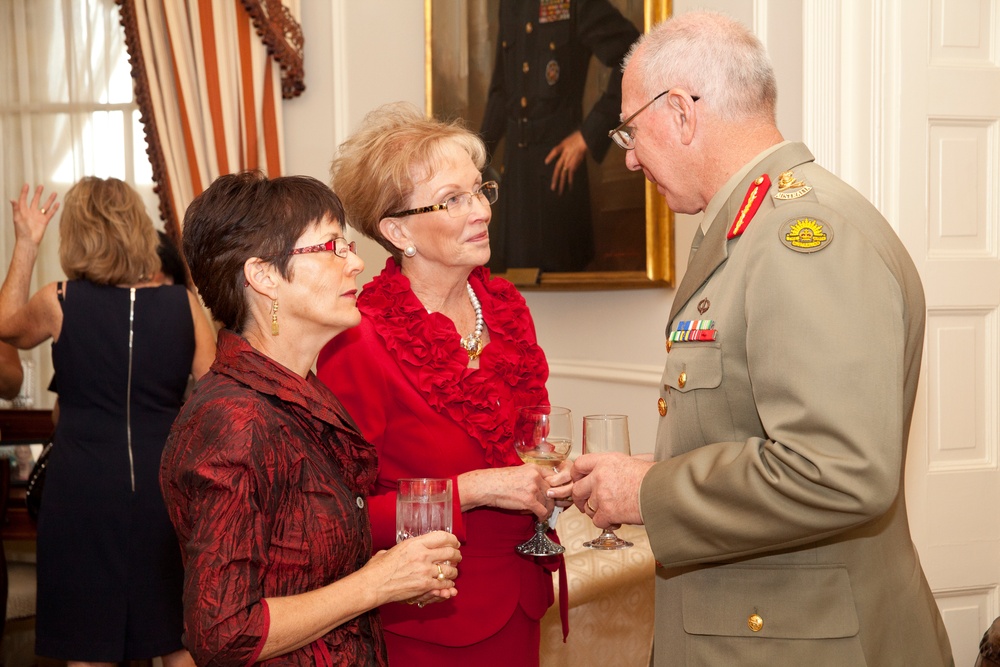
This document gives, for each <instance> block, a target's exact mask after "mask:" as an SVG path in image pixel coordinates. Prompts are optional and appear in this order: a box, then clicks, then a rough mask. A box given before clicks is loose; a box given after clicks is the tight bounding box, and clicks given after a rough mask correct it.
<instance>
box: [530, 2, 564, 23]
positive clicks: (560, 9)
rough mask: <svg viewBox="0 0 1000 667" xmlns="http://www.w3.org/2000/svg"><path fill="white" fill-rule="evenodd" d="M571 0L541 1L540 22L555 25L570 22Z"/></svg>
mask: <svg viewBox="0 0 1000 667" xmlns="http://www.w3.org/2000/svg"><path fill="white" fill-rule="evenodd" d="M569 8H570V0H541V2H539V3H538V22H539V23H555V22H556V21H568V20H569V17H570V9H569Z"/></svg>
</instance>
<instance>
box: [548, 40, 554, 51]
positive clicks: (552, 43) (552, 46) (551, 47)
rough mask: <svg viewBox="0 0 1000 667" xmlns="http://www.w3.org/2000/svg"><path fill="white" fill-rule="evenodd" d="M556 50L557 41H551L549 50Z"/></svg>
mask: <svg viewBox="0 0 1000 667" xmlns="http://www.w3.org/2000/svg"><path fill="white" fill-rule="evenodd" d="M555 50H556V43H555V42H549V51H555Z"/></svg>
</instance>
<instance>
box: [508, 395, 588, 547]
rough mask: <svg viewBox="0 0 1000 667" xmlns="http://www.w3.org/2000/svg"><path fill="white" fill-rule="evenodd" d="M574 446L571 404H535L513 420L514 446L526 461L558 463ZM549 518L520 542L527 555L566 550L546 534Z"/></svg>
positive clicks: (541, 464)
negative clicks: (562, 405)
mask: <svg viewBox="0 0 1000 667" xmlns="http://www.w3.org/2000/svg"><path fill="white" fill-rule="evenodd" d="M572 446H573V421H572V417H571V415H570V411H569V408H558V407H554V406H550V405H536V406H533V407H527V408H521V409H520V410H518V412H517V420H516V421H515V423H514V448H515V450H516V451H517V455H518V456H520V457H521V460H522V461H523V462H524V463H533V464H534V465H539V466H552V467H553V468H555V467H558V465H559V463H561V462H562V461H565V460H566V457H567V456H569V450H570V448H571V447H572ZM547 527H548V522H547V521H535V534H534V536H533V537H532V538H531V539H529V540H528V541H527V542H524V543H523V544H520V545H518V547H517V552H518V553H520V554H524V555H526V556H555V555H557V554H561V553H562V552H564V551H566V548H565V547H564V546H562V545H561V544H557V543H555V542H553V541H552V540H550V539H549V537H548V535H546V534H545V530H546V528H547Z"/></svg>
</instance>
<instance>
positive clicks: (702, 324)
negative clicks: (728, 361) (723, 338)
mask: <svg viewBox="0 0 1000 667" xmlns="http://www.w3.org/2000/svg"><path fill="white" fill-rule="evenodd" d="M717 333H718V331H716V329H715V320H682V321H680V322H678V323H677V329H675V330H674V331H671V332H670V341H671V342H674V343H676V342H691V341H711V340H715V336H716V334H717Z"/></svg>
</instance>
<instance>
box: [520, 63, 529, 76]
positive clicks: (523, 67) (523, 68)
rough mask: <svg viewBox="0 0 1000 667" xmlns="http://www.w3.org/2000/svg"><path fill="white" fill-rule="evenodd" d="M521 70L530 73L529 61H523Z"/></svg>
mask: <svg viewBox="0 0 1000 667" xmlns="http://www.w3.org/2000/svg"><path fill="white" fill-rule="evenodd" d="M521 71H522V72H524V73H525V74H527V73H528V63H527V62H523V63H521Z"/></svg>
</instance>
